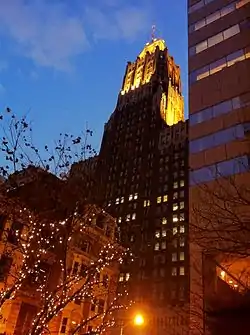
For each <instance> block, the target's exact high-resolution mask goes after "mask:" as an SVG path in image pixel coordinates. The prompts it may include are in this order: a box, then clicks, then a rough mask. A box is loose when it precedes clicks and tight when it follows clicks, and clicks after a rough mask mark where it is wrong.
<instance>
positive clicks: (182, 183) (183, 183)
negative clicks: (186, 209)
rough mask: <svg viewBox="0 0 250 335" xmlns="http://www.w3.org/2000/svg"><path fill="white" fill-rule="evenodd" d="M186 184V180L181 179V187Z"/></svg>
mask: <svg viewBox="0 0 250 335" xmlns="http://www.w3.org/2000/svg"><path fill="white" fill-rule="evenodd" d="M184 185H185V182H184V180H183V179H182V180H181V181H180V187H183V186H184Z"/></svg>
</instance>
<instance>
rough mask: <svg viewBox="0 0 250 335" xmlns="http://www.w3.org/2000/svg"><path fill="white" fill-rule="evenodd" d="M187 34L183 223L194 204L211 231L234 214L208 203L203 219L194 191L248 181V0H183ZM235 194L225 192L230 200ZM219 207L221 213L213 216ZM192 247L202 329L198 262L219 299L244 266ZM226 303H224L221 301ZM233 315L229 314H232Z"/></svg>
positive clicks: (233, 284) (193, 287)
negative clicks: (186, 209) (186, 204)
mask: <svg viewBox="0 0 250 335" xmlns="http://www.w3.org/2000/svg"><path fill="white" fill-rule="evenodd" d="M188 36H189V42H188V45H189V115H190V118H189V126H190V127H189V136H190V160H189V162H190V169H191V173H190V205H189V206H190V223H191V227H192V226H193V224H192V223H193V222H194V215H193V212H194V211H193V209H194V208H196V209H197V207H198V205H199V204H200V208H201V210H200V211H201V212H202V206H203V219H202V218H201V216H200V220H199V223H197V221H196V224H198V225H200V226H202V224H204V221H205V220H206V225H207V226H208V221H210V222H209V224H210V225H214V227H215V228H214V231H216V230H217V229H219V228H218V224H219V222H221V223H220V225H222V224H223V223H225V222H227V227H226V226H225V229H224V230H225V232H226V231H227V229H228V226H229V225H230V224H232V222H233V219H232V216H231V218H230V220H229V216H226V214H225V208H226V206H225V204H224V208H223V206H222V205H221V210H220V213H219V211H218V215H217V217H214V216H213V214H214V210H215V206H214V207H212V206H211V211H210V215H207V217H205V207H206V204H204V203H203V204H202V203H201V190H202V189H203V190H204V189H207V190H208V189H209V192H210V199H211V195H212V192H213V191H212V190H215V189H216V187H217V190H218V189H220V194H221V192H222V189H223V187H222V184H218V183H222V180H223V181H227V182H228V184H224V185H226V186H225V187H224V189H225V190H227V192H229V190H231V189H232V183H234V184H235V185H234V186H236V188H237V185H246V186H247V187H248V186H249V184H248V181H249V141H247V138H248V127H249V121H250V119H249V108H250V81H249V74H250V1H249V0H237V1H232V0H189V1H188ZM230 183H231V186H230ZM204 185H205V186H204ZM218 186H219V187H218ZM228 194H229V193H228ZM217 195H218V193H217ZM234 196H235V194H234V195H233V194H231V199H233V197H234ZM238 199H239V197H238ZM220 202H222V201H219V199H217V204H219V203H220ZM217 207H219V205H218V206H217ZM223 211H224V213H223V214H224V219H222V218H220V215H221V217H222V212H223ZM228 213H229V212H228ZM231 214H232V213H231ZM227 215H229V214H227ZM212 218H213V219H212ZM239 220H240V217H239ZM230 227H231V226H230ZM235 232H236V231H235ZM191 234H192V232H191ZM227 234H228V232H227ZM235 234H236V233H235ZM216 238H218V240H219V241H220V245H222V243H223V242H224V249H225V250H226V246H228V244H227V245H226V244H225V238H224V235H223V234H221V236H219V237H218V236H217V237H216V235H215V233H214V240H216ZM227 240H228V236H227ZM213 247H214V246H213ZM192 248H193V245H192ZM192 248H191V250H192V251H191V253H192V255H198V254H200V259H199V260H197V259H193V260H191V292H196V294H198V292H199V293H200V297H203V298H202V299H203V301H201V302H200V303H198V304H200V308H201V309H203V311H202V313H201V314H203V315H201V324H202V327H206V325H205V323H204V322H203V321H204V306H205V305H206V301H205V300H206V292H207V291H206V288H204V285H203V284H204V283H205V281H204V273H199V274H198V275H197V273H196V272H197V271H196V270H197V262H198V264H199V266H198V268H199V269H200V271H201V272H202V271H203V270H204V268H206V269H207V268H208V267H210V273H213V276H212V277H214V278H213V279H211V282H210V284H209V290H210V293H212V294H214V295H217V297H219V295H220V294H219V288H220V287H222V286H223V285H224V286H223V287H224V288H223V290H224V291H223V292H224V293H223V294H222V295H224V298H225V297H228V295H229V293H230V292H231V294H232V296H233V295H234V296H235V290H237V289H239V288H240V283H239V281H238V282H237V278H238V275H239V273H240V271H241V272H242V270H243V269H242V268H241V266H239V261H238V260H237V259H236V260H235V259H232V255H231V256H230V257H231V258H230V263H231V264H232V263H234V264H237V265H236V266H230V269H229V270H228V271H227V270H226V268H225V267H226V266H227V265H228V264H226V263H229V262H228V261H225V258H224V257H223V252H219V249H222V248H219V247H218V246H216V251H218V252H215V250H213V262H212V263H211V262H210V265H208V264H209V263H206V255H204V250H200V251H198V249H196V247H195V248H194V249H192ZM208 249H209V248H208ZM225 250H224V251H225ZM228 250H229V249H227V251H228ZM225 253H226V252H225ZM227 254H228V252H227ZM197 257H198V256H197ZM227 257H228V256H227ZM198 258H199V257H198ZM234 258H235V257H234ZM210 261H211V260H210ZM211 264H212V265H211ZM240 268H241V269H240ZM202 281H203V283H202ZM223 282H224V284H223ZM197 283H198V284H197ZM197 285H198V286H197ZM199 285H200V287H199ZM201 287H202V288H201ZM226 287H227V288H226ZM216 290H217V291H216ZM225 290H226V291H225ZM233 290H234V291H233ZM225 292H227V293H226V294H225ZM194 300H196V303H197V299H195V298H194ZM222 300H223V299H222ZM222 300H221V301H220V303H219V302H218V301H219V300H217V302H216V300H214V305H217V306H218V305H219V304H222ZM238 300H239V299H238ZM191 301H192V297H191ZM194 302H195V301H194ZM224 303H226V302H225V301H224ZM226 304H227V305H228V302H227V303H226ZM227 307H228V306H227ZM192 308H193V309H194V308H195V307H192ZM197 314H198V313H197ZM233 314H234V315H236V313H233ZM231 320H232V318H231ZM231 320H230V318H228V320H227V321H226V322H225V320H224V326H226V325H227V326H228V325H231V326H229V327H228V328H227V329H226V328H225V329H224V330H222V329H221V330H220V333H227V334H231V332H232V334H234V333H235V331H236V329H238V330H237V331H240V330H239V328H238V326H239V324H240V323H241V324H242V322H239V323H238V326H237V327H236V328H235V329H233V327H232V324H231V323H230V322H229V321H231ZM196 321H197V320H196ZM230 328H231V329H230ZM204 329H205V328H204ZM230 331H231V332H230ZM241 331H242V330H241ZM241 331H240V332H241ZM194 333H195V331H194ZM242 334H243V333H242Z"/></svg>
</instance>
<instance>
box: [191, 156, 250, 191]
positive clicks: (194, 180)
mask: <svg viewBox="0 0 250 335" xmlns="http://www.w3.org/2000/svg"><path fill="white" fill-rule="evenodd" d="M246 171H249V158H248V157H247V156H242V157H237V158H234V159H230V160H227V161H223V162H220V163H217V164H214V165H210V166H206V167H203V168H201V169H198V170H194V171H191V172H190V185H198V184H200V183H205V182H209V181H211V180H214V179H216V178H220V177H229V176H232V175H235V174H238V173H243V172H246Z"/></svg>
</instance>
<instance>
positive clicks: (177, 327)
mask: <svg viewBox="0 0 250 335" xmlns="http://www.w3.org/2000/svg"><path fill="white" fill-rule="evenodd" d="M96 169H97V170H96V171H97V178H99V179H98V194H97V198H98V203H99V204H100V205H101V206H103V207H104V208H105V209H107V210H108V211H109V212H110V213H111V214H112V215H114V216H115V217H116V218H117V223H118V225H119V231H120V237H121V240H122V242H123V244H124V245H127V246H129V247H131V249H132V251H133V252H134V255H135V261H134V262H133V263H132V264H127V266H125V267H124V268H123V270H122V273H121V276H120V281H121V282H123V283H124V282H127V286H128V289H129V292H130V297H131V298H133V299H134V300H135V301H136V302H137V304H138V308H141V309H143V312H144V313H145V314H146V318H147V320H148V321H150V322H149V323H148V324H147V326H148V327H149V328H148V331H149V332H150V333H153V334H163V333H165V332H166V331H168V334H179V333H180V332H181V334H186V332H185V331H186V330H185V329H186V327H187V323H188V322H187V318H186V317H187V314H186V308H187V306H188V301H189V249H188V122H185V121H184V105H183V97H182V93H181V78H180V68H179V67H178V66H177V65H176V64H175V62H174V59H173V58H172V57H171V56H170V55H169V52H168V49H167V48H166V46H165V42H164V41H163V40H162V39H155V38H152V41H151V42H150V43H147V44H146V45H145V47H144V49H143V50H142V52H141V53H140V54H139V56H138V57H137V59H136V61H135V62H128V64H127V68H126V72H125V76H124V80H123V84H122V88H121V91H120V92H119V95H118V101H117V106H116V108H115V110H114V112H113V114H112V115H111V117H110V119H109V121H108V122H107V123H106V125H105V129H104V135H103V139H102V145H101V150H100V154H99V158H98V163H97V168H96Z"/></svg>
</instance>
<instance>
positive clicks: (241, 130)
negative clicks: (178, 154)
mask: <svg viewBox="0 0 250 335" xmlns="http://www.w3.org/2000/svg"><path fill="white" fill-rule="evenodd" d="M249 129H250V124H249V123H244V124H238V125H236V126H233V127H230V128H227V129H223V130H220V131H217V132H216V133H213V134H211V135H207V136H204V137H201V138H198V139H196V140H193V141H190V146H189V149H190V153H192V154H194V153H197V152H201V151H203V150H207V149H210V148H213V147H216V146H218V145H222V144H225V143H229V142H231V141H234V140H237V139H242V138H244V137H245V134H246V132H248V131H249Z"/></svg>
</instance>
